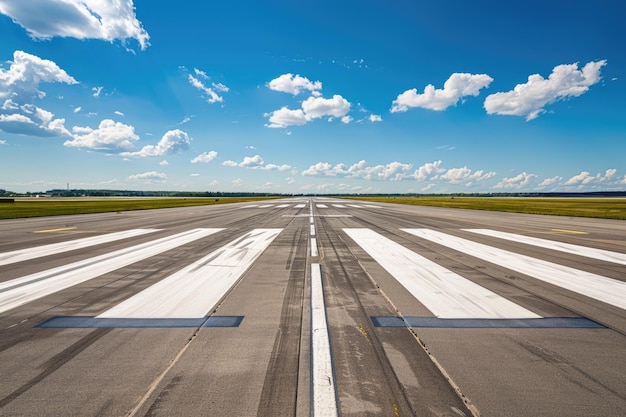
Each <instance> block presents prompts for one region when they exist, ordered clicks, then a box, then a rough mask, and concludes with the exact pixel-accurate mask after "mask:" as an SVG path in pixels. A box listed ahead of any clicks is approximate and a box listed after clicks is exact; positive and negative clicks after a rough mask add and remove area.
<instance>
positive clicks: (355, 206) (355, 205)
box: [348, 204, 363, 208]
mask: <svg viewBox="0 0 626 417" xmlns="http://www.w3.org/2000/svg"><path fill="white" fill-rule="evenodd" d="M348 207H354V208H363V206H360V205H358V204H348Z"/></svg>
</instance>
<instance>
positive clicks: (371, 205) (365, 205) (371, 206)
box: [363, 204, 382, 209]
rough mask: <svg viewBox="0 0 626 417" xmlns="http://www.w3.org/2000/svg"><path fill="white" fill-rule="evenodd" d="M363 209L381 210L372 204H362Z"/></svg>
mask: <svg viewBox="0 0 626 417" xmlns="http://www.w3.org/2000/svg"><path fill="white" fill-rule="evenodd" d="M363 207H368V208H375V209H380V208H382V207H381V206H375V205H373V204H363Z"/></svg>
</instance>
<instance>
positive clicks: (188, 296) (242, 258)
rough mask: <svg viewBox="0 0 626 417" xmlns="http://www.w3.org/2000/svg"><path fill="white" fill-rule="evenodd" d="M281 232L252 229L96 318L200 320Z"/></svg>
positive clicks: (277, 230) (278, 230)
mask: <svg viewBox="0 0 626 417" xmlns="http://www.w3.org/2000/svg"><path fill="white" fill-rule="evenodd" d="M281 230H282V229H255V230H253V231H251V232H249V233H246V234H245V235H243V236H242V237H239V238H237V239H235V240H233V241H232V242H230V243H229V244H227V245H226V246H223V247H222V248H220V249H218V250H216V251H214V252H212V253H211V254H209V255H207V256H205V257H204V258H202V259H200V260H198V261H196V262H194V263H192V264H191V265H189V266H187V267H185V268H183V269H181V270H180V271H177V272H176V273H174V274H172V275H170V276H169V277H167V278H165V279H163V280H161V281H159V282H158V283H156V284H154V285H152V286H151V287H148V288H146V289H145V290H143V291H141V292H140V293H138V294H136V295H134V296H133V297H131V298H129V299H127V300H126V301H124V302H122V303H120V304H118V305H116V306H115V307H113V308H111V309H109V310H107V311H105V312H104V313H102V314H100V315H99V316H98V318H202V317H205V316H206V315H207V313H209V312H210V311H212V310H213V309H214V308H215V307H216V305H217V303H218V302H219V301H220V300H221V299H222V297H224V295H225V294H226V293H227V292H228V290H230V288H231V287H232V286H233V285H234V284H235V283H236V282H237V281H238V280H239V278H240V277H241V276H242V275H243V274H244V273H245V272H246V271H247V270H248V269H249V268H250V266H251V265H252V263H253V262H254V261H255V260H256V259H257V258H258V257H259V256H260V255H261V253H263V251H264V250H265V249H266V248H267V247H268V246H269V245H270V243H272V241H273V240H274V238H275V237H276V236H278V234H279V233H280V232H281Z"/></svg>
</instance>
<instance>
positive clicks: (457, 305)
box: [343, 229, 540, 319]
mask: <svg viewBox="0 0 626 417" xmlns="http://www.w3.org/2000/svg"><path fill="white" fill-rule="evenodd" d="M343 230H344V231H345V232H346V233H347V234H348V236H350V238H352V240H354V241H355V242H356V243H357V244H358V245H359V246H361V247H362V248H363V249H364V250H365V251H366V252H367V253H368V254H369V255H370V256H371V257H372V258H374V260H375V261H376V262H378V263H379V264H380V265H381V266H382V267H383V268H385V269H386V270H387V272H389V273H390V274H391V275H392V276H393V277H394V278H395V279H396V280H397V281H398V282H399V283H400V284H402V286H404V288H406V289H407V290H408V291H409V292H410V293H411V294H412V295H413V296H414V297H415V298H416V299H418V300H419V301H420V302H421V303H422V304H424V305H425V306H426V307H427V308H428V309H429V310H430V311H431V312H433V314H435V315H436V316H437V317H440V318H485V319H502V318H539V317H540V316H538V315H537V314H535V313H533V312H532V311H529V310H527V309H525V308H523V307H521V306H519V305H517V304H515V303H513V302H511V301H509V300H507V299H506V298H504V297H501V296H499V295H498V294H496V293H494V292H492V291H489V290H488V289H486V288H484V287H481V286H480V285H478V284H475V283H474V282H472V281H470V280H468V279H466V278H463V277H462V276H460V275H458V274H456V273H454V272H452V271H450V270H448V269H446V268H444V267H442V266H441V265H438V264H437V263H435V262H432V261H431V260H429V259H427V258H424V257H423V256H421V255H418V254H417V253H415V252H413V251H411V250H409V249H407V248H405V247H404V246H402V245H400V244H398V243H396V242H394V241H393V240H391V239H388V238H386V237H385V236H382V235H381V234H379V233H376V232H374V231H373V230H370V229H343Z"/></svg>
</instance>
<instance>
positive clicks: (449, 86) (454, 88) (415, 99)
mask: <svg viewBox="0 0 626 417" xmlns="http://www.w3.org/2000/svg"><path fill="white" fill-rule="evenodd" d="M492 81H493V78H491V77H490V76H488V75H487V74H467V73H454V74H452V75H451V76H450V78H448V80H447V81H446V82H445V83H444V85H443V89H435V86H433V85H432V84H428V85H427V86H426V88H424V93H423V94H418V93H417V89H415V88H413V89H411V90H406V91H405V92H404V93H402V94H400V95H399V96H398V97H397V98H396V99H395V100H394V101H393V103H392V106H391V112H392V113H395V112H405V111H407V110H408V109H409V108H412V107H421V108H424V109H429V110H439V111H441V110H445V109H447V108H448V107H450V106H453V105H456V104H457V103H458V101H459V100H460V99H461V98H462V97H466V96H474V97H476V96H477V95H478V94H479V92H480V90H481V89H482V88H486V87H489V84H491V82H492Z"/></svg>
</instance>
